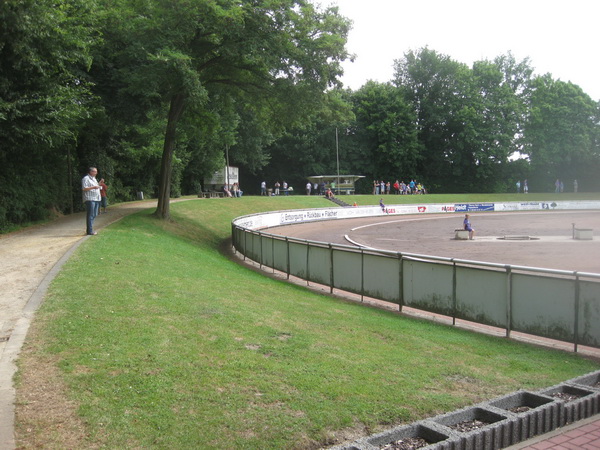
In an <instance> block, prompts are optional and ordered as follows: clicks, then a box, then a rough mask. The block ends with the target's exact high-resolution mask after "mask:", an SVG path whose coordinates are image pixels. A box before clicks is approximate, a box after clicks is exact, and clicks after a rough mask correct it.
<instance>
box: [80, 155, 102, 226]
mask: <svg viewBox="0 0 600 450" xmlns="http://www.w3.org/2000/svg"><path fill="white" fill-rule="evenodd" d="M97 174H98V169H96V168H95V167H90V170H89V171H88V174H87V175H86V176H85V177H83V178H82V180H81V191H82V194H83V201H84V203H85V211H86V221H85V224H86V230H85V231H86V234H88V235H95V234H98V233H96V232H95V231H94V219H95V218H96V216H97V215H98V210H99V209H100V201H101V199H102V197H101V195H100V185H99V184H98V180H96V175H97Z"/></svg>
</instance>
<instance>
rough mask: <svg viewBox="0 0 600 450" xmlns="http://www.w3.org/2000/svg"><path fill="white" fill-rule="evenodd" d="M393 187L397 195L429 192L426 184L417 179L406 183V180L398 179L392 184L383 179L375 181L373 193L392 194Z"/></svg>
mask: <svg viewBox="0 0 600 450" xmlns="http://www.w3.org/2000/svg"><path fill="white" fill-rule="evenodd" d="M392 188H393V190H394V194H396V195H410V194H426V193H427V191H426V189H425V185H424V184H423V183H418V182H416V181H415V180H410V182H408V183H405V182H404V180H402V181H398V180H396V181H395V182H394V184H391V183H390V182H389V181H388V182H385V181H383V180H381V181H378V180H375V181H373V195H389V194H391V191H392Z"/></svg>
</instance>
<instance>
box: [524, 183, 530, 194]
mask: <svg viewBox="0 0 600 450" xmlns="http://www.w3.org/2000/svg"><path fill="white" fill-rule="evenodd" d="M523 194H529V185H528V184H527V180H525V181H523Z"/></svg>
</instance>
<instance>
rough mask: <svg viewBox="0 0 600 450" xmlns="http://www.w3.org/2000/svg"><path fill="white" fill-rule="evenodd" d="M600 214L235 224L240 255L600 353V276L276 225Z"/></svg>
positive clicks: (405, 210)
mask: <svg viewBox="0 0 600 450" xmlns="http://www.w3.org/2000/svg"><path fill="white" fill-rule="evenodd" d="M553 209H557V210H567V209H571V210H572V209H600V202H599V201H587V202H572V201H571V202H560V201H557V202H511V203H460V204H458V203H455V204H423V205H390V206H388V207H387V208H386V209H385V210H382V208H380V207H373V206H369V207H358V208H338V207H336V208H323V209H310V210H290V211H275V212H267V213H261V214H253V215H248V216H243V217H238V218H236V219H234V220H233V222H232V239H233V245H234V247H235V249H236V251H238V252H240V253H241V254H243V255H244V257H248V258H250V259H252V260H254V261H257V262H258V263H260V264H261V265H265V266H268V267H272V268H273V269H277V270H280V271H282V272H285V273H287V274H288V277H289V276H290V275H294V276H297V277H299V278H303V279H306V280H307V281H312V282H315V283H320V284H324V285H327V286H329V287H330V289H331V290H332V291H333V289H334V288H335V289H340V290H344V291H348V292H353V293H357V294H360V295H362V296H368V297H373V298H377V299H381V300H385V301H388V302H392V303H396V304H398V305H399V307H400V309H402V307H403V306H410V307H412V308H417V309H421V310H425V311H430V312H435V313H440V314H444V315H447V316H450V317H453V318H454V319H456V318H460V319H464V320H469V321H473V322H477V323H482V324H486V325H492V326H496V327H501V328H505V329H506V332H507V335H509V334H510V332H511V331H512V330H515V331H520V332H524V333H528V334H533V335H538V336H542V337H548V338H552V339H558V340H562V341H566V342H572V343H573V344H574V348H575V350H577V345H579V344H581V345H588V346H592V347H600V327H598V326H597V324H598V323H600V274H592V273H584V272H572V271H562V270H551V269H542V268H535V267H523V266H517V265H501V264H493V263H485V262H478V261H468V260H460V259H456V258H442V257H435V256H427V255H417V254H409V253H401V252H390V251H383V250H377V249H366V248H358V247H351V246H345V245H337V244H331V243H326V242H317V241H308V240H302V239H295V238H289V237H286V236H279V235H274V234H270V233H268V232H266V231H264V230H266V229H268V228H269V227H274V226H280V225H285V224H292V223H302V222H313V221H319V220H338V219H347V218H352V217H369V216H378V215H379V216H381V215H389V214H395V215H400V214H428V213H448V214H454V213H464V212H466V211H523V210H528V211H531V210H553Z"/></svg>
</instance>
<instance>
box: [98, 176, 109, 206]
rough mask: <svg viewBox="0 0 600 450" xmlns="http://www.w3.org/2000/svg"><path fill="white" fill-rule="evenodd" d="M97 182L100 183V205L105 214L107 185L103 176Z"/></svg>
mask: <svg viewBox="0 0 600 450" xmlns="http://www.w3.org/2000/svg"><path fill="white" fill-rule="evenodd" d="M98 184H99V185H100V207H101V208H102V209H104V213H105V214H106V207H107V206H108V197H107V196H106V193H107V191H108V186H107V185H106V184H105V183H104V178H102V179H101V180H100V181H99V182H98Z"/></svg>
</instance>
